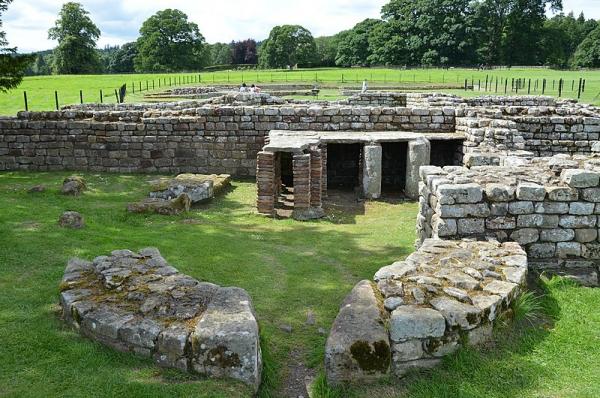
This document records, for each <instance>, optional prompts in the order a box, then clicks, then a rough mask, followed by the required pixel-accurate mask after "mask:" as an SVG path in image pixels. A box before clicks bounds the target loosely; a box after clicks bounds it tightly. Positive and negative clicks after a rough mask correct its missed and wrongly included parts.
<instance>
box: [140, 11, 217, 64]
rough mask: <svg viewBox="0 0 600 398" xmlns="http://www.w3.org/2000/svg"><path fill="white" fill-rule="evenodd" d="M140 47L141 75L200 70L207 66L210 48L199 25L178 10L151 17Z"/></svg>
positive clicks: (143, 29) (142, 34) (162, 12)
mask: <svg viewBox="0 0 600 398" xmlns="http://www.w3.org/2000/svg"><path fill="white" fill-rule="evenodd" d="M137 46H138V51H139V53H138V56H137V57H136V58H135V67H136V70H137V71H139V72H179V71H185V70H197V69H200V68H202V67H203V66H204V65H206V64H207V63H208V58H209V53H208V48H207V46H206V44H205V40H204V36H202V34H201V33H200V29H199V28H198V25H197V24H195V23H193V22H189V21H188V16H187V15H186V14H184V13H183V12H181V11H179V10H173V9H166V10H163V11H159V12H157V13H156V14H155V15H153V16H151V17H150V18H148V19H147V20H146V21H145V22H144V24H143V25H142V28H141V29H140V37H139V39H138V41H137Z"/></svg>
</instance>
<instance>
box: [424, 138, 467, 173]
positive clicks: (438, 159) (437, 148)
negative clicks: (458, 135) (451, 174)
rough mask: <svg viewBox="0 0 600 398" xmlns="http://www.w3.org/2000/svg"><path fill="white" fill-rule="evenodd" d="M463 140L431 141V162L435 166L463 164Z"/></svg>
mask: <svg viewBox="0 0 600 398" xmlns="http://www.w3.org/2000/svg"><path fill="white" fill-rule="evenodd" d="M462 163H463V140H438V141H431V164H432V165H433V166H438V167H444V166H462Z"/></svg>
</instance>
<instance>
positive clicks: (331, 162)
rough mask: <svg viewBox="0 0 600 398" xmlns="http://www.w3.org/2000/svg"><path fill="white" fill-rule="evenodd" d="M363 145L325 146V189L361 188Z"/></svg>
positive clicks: (347, 189) (348, 189)
mask: <svg viewBox="0 0 600 398" xmlns="http://www.w3.org/2000/svg"><path fill="white" fill-rule="evenodd" d="M362 156H363V145H362V144H360V143H357V144H328V145H327V188H328V189H337V190H346V191H351V190H356V189H357V188H359V187H360V186H361V176H362Z"/></svg>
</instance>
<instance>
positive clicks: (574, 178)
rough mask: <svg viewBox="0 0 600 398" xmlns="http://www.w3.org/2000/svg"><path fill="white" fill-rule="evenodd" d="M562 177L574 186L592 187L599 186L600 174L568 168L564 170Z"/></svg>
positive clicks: (562, 179)
mask: <svg viewBox="0 0 600 398" xmlns="http://www.w3.org/2000/svg"><path fill="white" fill-rule="evenodd" d="M560 179H561V181H563V182H564V183H565V184H567V185H569V186H570V187H573V188H592V187H597V186H598V183H599V182H600V174H598V173H595V172H590V171H586V170H578V169H567V170H563V171H562V173H561V175H560Z"/></svg>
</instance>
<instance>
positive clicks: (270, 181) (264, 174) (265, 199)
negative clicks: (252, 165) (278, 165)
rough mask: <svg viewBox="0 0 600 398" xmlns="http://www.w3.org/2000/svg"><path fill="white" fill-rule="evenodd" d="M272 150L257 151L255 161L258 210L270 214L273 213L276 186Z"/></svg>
mask: <svg viewBox="0 0 600 398" xmlns="http://www.w3.org/2000/svg"><path fill="white" fill-rule="evenodd" d="M275 158H276V156H275V154H274V153H273V152H259V153H258V158H257V162H256V185H257V188H258V199H257V202H256V207H257V209H258V212H259V213H261V214H266V215H269V216H272V215H274V214H275V199H276V194H277V186H276V181H275V177H276V176H275V174H276V173H275V160H276V159H275Z"/></svg>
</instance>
